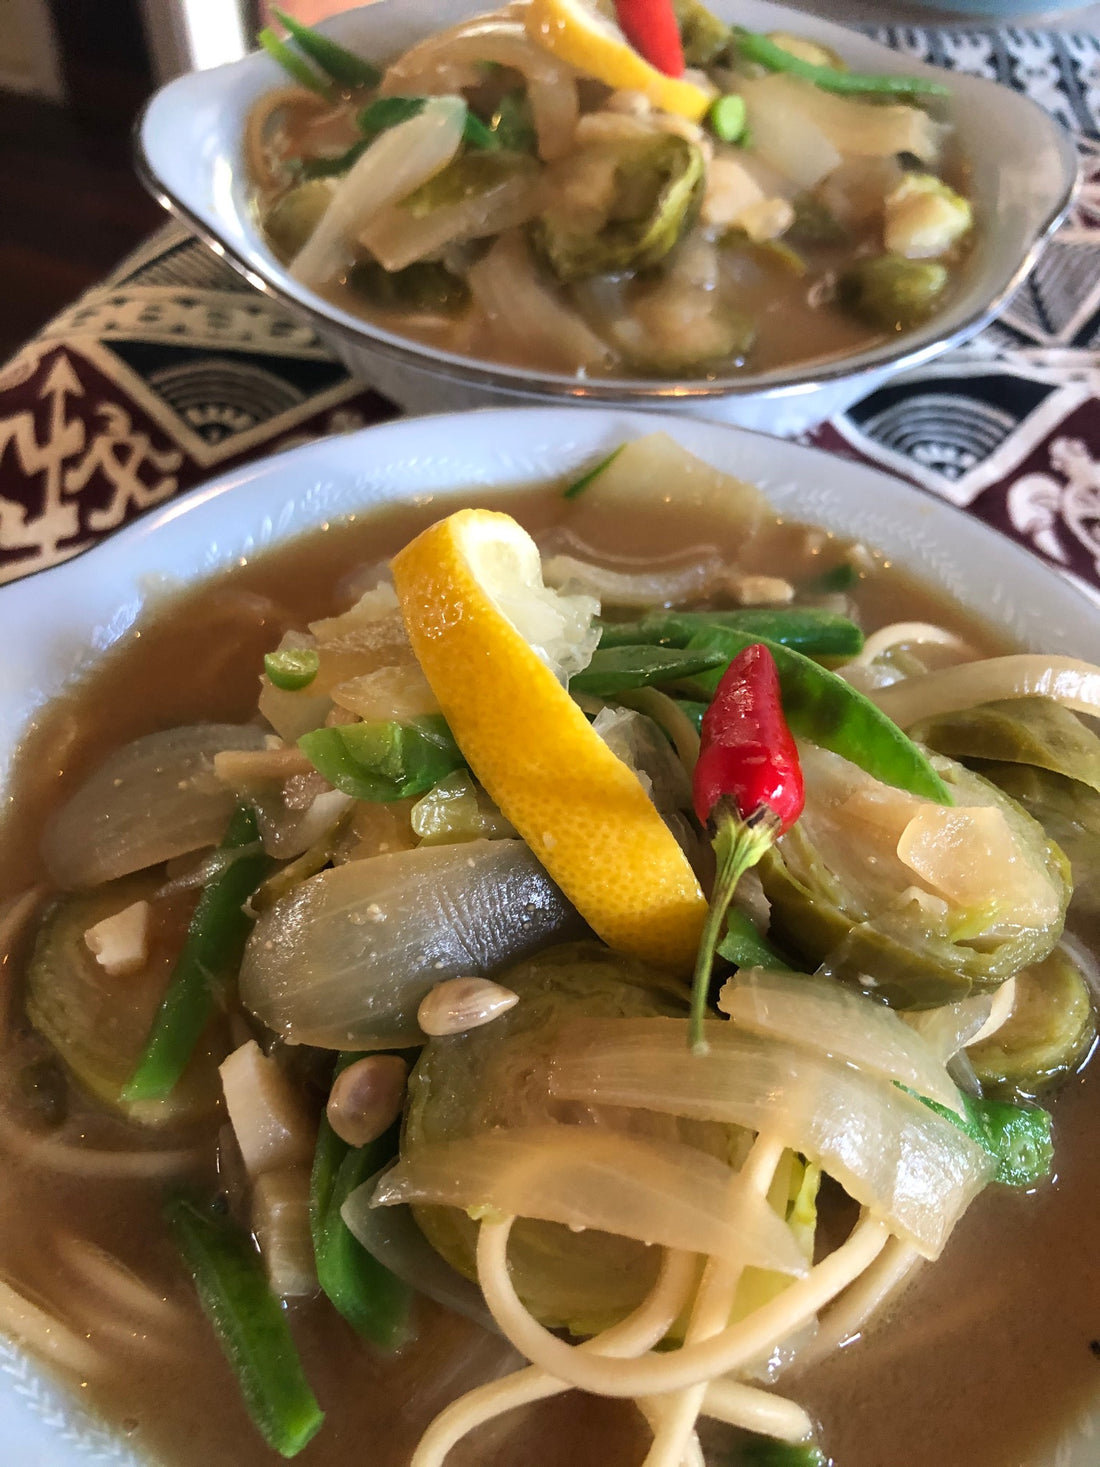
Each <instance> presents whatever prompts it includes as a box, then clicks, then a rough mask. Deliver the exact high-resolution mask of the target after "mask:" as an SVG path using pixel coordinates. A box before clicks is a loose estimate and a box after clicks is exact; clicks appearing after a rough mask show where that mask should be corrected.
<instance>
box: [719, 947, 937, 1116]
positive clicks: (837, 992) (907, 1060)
mask: <svg viewBox="0 0 1100 1467" xmlns="http://www.w3.org/2000/svg"><path fill="white" fill-rule="evenodd" d="M718 1007H719V1008H720V1009H721V1010H722V1012H723V1013H725V1014H728V1015H729V1016H730V1018H731V1019H732V1020H733V1022H734V1023H735V1024H736V1025H737V1027H738V1028H739V1029H745V1030H747V1031H748V1032H749V1033H750V1034H767V1035H771V1036H773V1037H774V1038H776V1039H786V1040H789V1042H790V1043H791V1044H797V1045H801V1046H806V1047H809V1048H810V1049H816V1050H820V1051H821V1052H822V1053H823V1054H827V1055H829V1056H830V1057H831V1058H832V1059H838V1060H845V1061H847V1063H848V1064H851V1065H855V1067H856V1069H857V1070H864V1071H865V1072H866V1073H867V1074H870V1075H881V1076H884V1077H885V1078H886V1079H888V1080H900V1081H901V1083H902V1084H903V1085H908V1086H909V1088H910V1089H911V1090H915V1091H916V1092H917V1094H918V1095H925V1096H927V1097H928V1099H929V1100H938V1101H939V1103H940V1104H941V1105H945V1106H947V1108H948V1109H949V1110H953V1111H957V1112H959V1113H960V1114H961V1113H962V1101H961V1099H960V1098H959V1092H958V1090H956V1088H955V1086H954V1085H953V1084H952V1083H951V1080H950V1078H949V1077H948V1074H947V1071H946V1070H945V1069H944V1066H943V1061H942V1060H939V1059H938V1058H937V1057H936V1055H935V1054H934V1053H933V1052H932V1050H931V1049H930V1048H929V1046H928V1045H927V1044H926V1043H925V1042H924V1040H923V1039H922V1038H921V1036H920V1035H919V1034H917V1033H915V1032H914V1030H913V1029H911V1028H910V1027H909V1026H908V1025H906V1024H904V1023H903V1022H902V1020H901V1018H900V1016H899V1015H898V1014H895V1013H894V1011H893V1010H892V1009H888V1008H886V1007H885V1005H883V1004H880V1003H876V1002H875V1001H874V1000H873V999H870V998H868V997H867V996H866V995H865V994H862V993H859V992H858V991H857V990H856V989H854V988H848V987H846V986H845V985H844V984H843V983H838V982H836V980H835V979H832V978H809V977H804V976H803V975H802V974H798V973H771V972H766V971H765V970H764V969H762V968H755V969H750V970H749V971H747V972H742V973H739V974H738V975H737V977H736V978H731V979H730V980H729V981H728V982H727V983H725V984H724V985H723V987H722V992H721V995H720V996H719V999H718Z"/></svg>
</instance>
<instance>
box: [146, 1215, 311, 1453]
mask: <svg viewBox="0 0 1100 1467" xmlns="http://www.w3.org/2000/svg"><path fill="white" fill-rule="evenodd" d="M166 1215H167V1219H168V1223H169V1225H170V1227H171V1229H172V1234H173V1236H174V1238H175V1240H176V1245H177V1247H178V1248H179V1250H180V1253H181V1254H182V1256H183V1261H184V1263H185V1264H186V1266H187V1269H188V1272H189V1273H190V1274H191V1277H192V1279H193V1280H194V1283H195V1288H196V1290H197V1291H198V1296H199V1302H200V1304H201V1305H202V1310H203V1313H204V1314H205V1315H206V1317H207V1319H208V1320H209V1321H210V1323H211V1325H213V1328H214V1333H215V1335H216V1336H217V1339H218V1343H219V1345H220V1346H221V1348H222V1350H223V1351H224V1352H225V1356H226V1358H227V1360H228V1361H229V1363H230V1365H231V1366H232V1368H233V1372H234V1374H235V1375H236V1377H237V1383H238V1385H239V1386H240V1389H241V1395H242V1396H243V1397H244V1403H245V1406H246V1407H247V1408H248V1414H249V1415H250V1416H251V1417H252V1420H253V1422H254V1423H255V1425H256V1427H257V1429H258V1430H259V1432H260V1434H261V1435H262V1436H263V1438H264V1440H265V1441H266V1442H267V1443H268V1445H269V1446H271V1447H272V1448H274V1450H275V1451H276V1452H278V1453H279V1455H280V1456H282V1457H294V1456H296V1455H297V1454H298V1453H299V1452H300V1451H301V1450H302V1448H303V1447H304V1446H305V1445H306V1443H307V1442H309V1441H310V1440H311V1439H312V1438H313V1437H314V1436H315V1435H316V1433H317V1431H318V1430H319V1429H320V1426H321V1423H322V1422H323V1421H324V1419H325V1418H324V1413H323V1412H322V1410H321V1408H320V1406H319V1405H318V1404H317V1399H316V1397H315V1396H314V1394H313V1392H312V1390H311V1389H310V1386H309V1382H308V1381H307V1380H306V1377H305V1372H304V1371H303V1369H302V1362H301V1360H300V1359H299V1356H298V1351H297V1349H296V1348H295V1344H294V1339H293V1336H292V1335H291V1333H290V1326H289V1325H288V1323H287V1318H286V1315H285V1314H284V1313H283V1311H282V1309H281V1307H280V1305H279V1301H278V1300H277V1299H276V1298H275V1296H274V1295H273V1294H272V1292H271V1290H270V1288H269V1287H268V1283H267V1279H266V1277H265V1276H264V1270H263V1264H262V1263H261V1261H260V1255H259V1254H258V1253H257V1252H256V1250H255V1249H254V1248H253V1246H252V1243H251V1240H250V1239H249V1237H248V1235H247V1234H246V1233H245V1232H244V1231H243V1230H242V1229H241V1228H239V1227H237V1225H236V1224H235V1223H234V1222H232V1221H231V1220H230V1219H229V1218H228V1217H227V1216H225V1215H221V1216H219V1215H217V1214H216V1213H215V1212H213V1210H211V1209H207V1208H202V1207H199V1206H197V1205H196V1204H195V1203H194V1202H192V1201H191V1200H190V1199H189V1198H187V1197H175V1198H173V1199H172V1200H171V1201H170V1202H169V1203H168V1206H167V1208H166Z"/></svg>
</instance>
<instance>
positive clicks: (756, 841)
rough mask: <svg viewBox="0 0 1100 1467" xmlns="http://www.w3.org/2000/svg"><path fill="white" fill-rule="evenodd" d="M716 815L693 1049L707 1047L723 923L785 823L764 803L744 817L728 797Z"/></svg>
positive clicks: (694, 994) (694, 984)
mask: <svg viewBox="0 0 1100 1467" xmlns="http://www.w3.org/2000/svg"><path fill="white" fill-rule="evenodd" d="M711 818H712V820H713V822H714V827H715V831H714V854H715V858H716V860H717V863H718V864H717V869H716V870H715V873H714V888H713V890H712V892H711V897H710V906H709V907H708V908H707V918H706V922H705V923H704V924H703V935H702V937H701V938H700V940H699V951H698V953H697V955H696V958H695V973H694V975H693V977H692V980H691V1014H690V1017H689V1019H688V1047H689V1048H690V1050H691V1052H692V1054H706V1052H707V1042H706V1040H705V1039H704V1038H703V1020H704V1019H705V1018H706V1012H707V992H708V989H709V987H710V973H711V969H712V968H713V966H714V952H715V949H716V948H717V946H718V941H719V938H720V937H721V936H722V924H723V923H724V922H725V919H726V913H727V911H728V910H729V904H730V902H731V901H732V900H733V894H734V892H735V891H736V890H737V883H738V882H739V881H740V880H741V877H742V876H743V875H744V874H745V872H746V871H748V870H749V869H750V868H751V867H753V866H755V865H756V863H757V862H758V861H759V860H760V859H761V857H762V856H763V855H764V853H765V852H766V851H767V850H768V848H769V847H770V846H771V844H772V842H773V841H774V840H775V838H776V837H777V836H778V834H779V831H780V826H781V822H780V819H779V816H778V815H777V814H776V813H775V811H774V810H771V809H769V807H768V806H767V805H758V806H757V807H756V809H755V810H754V811H753V812H752V814H751V815H750V816H749V817H748V819H747V820H742V819H741V817H740V816H739V815H738V814H737V810H736V807H735V806H734V803H733V801H732V800H730V799H729V798H727V797H723V798H722V799H721V800H719V802H718V804H717V805H716V806H715V807H714V811H713V813H712V816H711Z"/></svg>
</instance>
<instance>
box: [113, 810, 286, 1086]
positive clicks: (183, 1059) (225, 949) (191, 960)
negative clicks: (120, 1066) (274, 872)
mask: <svg viewBox="0 0 1100 1467" xmlns="http://www.w3.org/2000/svg"><path fill="white" fill-rule="evenodd" d="M220 849H221V850H223V851H241V852H242V854H241V855H239V856H238V857H237V859H236V860H234V861H231V862H230V864H229V865H228V866H226V867H225V868H224V869H223V870H221V871H220V872H219V873H218V874H217V875H216V876H214V877H212V878H211V880H210V881H208V882H207V883H206V885H205V886H204V887H203V890H202V895H201V896H200V897H199V900H198V905H197V906H196V907H195V911H194V914H193V916H192V918H191V923H190V926H189V927H188V929H187V936H186V938H185V939H184V943H183V948H182V950H181V952H180V955H179V957H178V958H177V959H176V966H175V967H174V969H173V970H172V977H171V978H170V979H169V982H168V988H167V990H166V992H165V995H164V998H163V999H162V1000H161V1005H160V1008H159V1009H158V1010H157V1015H156V1018H155V1019H154V1020H153V1027H152V1029H151V1030H150V1033H149V1038H148V1040H147V1041H146V1044H145V1051H144V1053H143V1054H142V1056H141V1059H140V1060H139V1061H138V1066H137V1069H136V1070H135V1071H134V1073H133V1075H132V1076H131V1078H130V1080H129V1081H128V1083H127V1084H126V1086H125V1087H124V1089H123V1091H122V1099H123V1100H125V1101H128V1102H133V1101H137V1100H163V1099H164V1098H165V1097H166V1096H168V1095H171V1093H172V1091H173V1090H174V1089H175V1087H176V1084H177V1082H178V1081H179V1078H180V1076H181V1075H182V1074H183V1072H184V1070H185V1069H186V1068H187V1064H188V1061H189V1060H190V1058H191V1056H192V1054H193V1053H194V1050H195V1045H196V1044H197V1043H198V1042H199V1038H200V1036H201V1034H202V1031H203V1030H204V1029H205V1028H206V1025H207V1023H208V1022H209V1020H210V1015H211V1013H212V1012H213V1009H214V1004H215V1001H216V999H217V996H218V993H219V991H220V990H221V989H222V988H223V987H224V986H225V985H226V984H227V983H228V982H229V981H230V980H231V979H232V978H233V977H234V976H235V974H236V972H237V969H238V968H239V967H240V964H241V954H242V953H243V952H244V945H245V942H246V940H247V938H248V934H249V932H250V931H251V930H252V918H251V917H249V916H248V915H247V914H246V912H245V910H244V904H245V902H247V900H248V898H249V897H250V896H251V895H252V893H253V892H254V891H255V890H256V888H257V887H258V886H259V884H260V882H261V881H263V879H264V877H265V876H266V875H267V873H268V871H269V870H270V869H271V864H272V863H271V861H270V859H269V858H268V857H267V856H266V855H265V854H264V852H263V850H262V849H261V848H260V847H259V837H258V834H257V830H256V817H255V815H254V814H253V813H252V811H251V810H250V809H249V808H248V807H247V806H243V805H242V806H241V807H240V808H239V809H238V810H237V811H236V813H235V814H234V816H233V818H232V820H230V822H229V828H228V829H227V830H226V833H225V838H224V840H223V841H222V843H221V846H220Z"/></svg>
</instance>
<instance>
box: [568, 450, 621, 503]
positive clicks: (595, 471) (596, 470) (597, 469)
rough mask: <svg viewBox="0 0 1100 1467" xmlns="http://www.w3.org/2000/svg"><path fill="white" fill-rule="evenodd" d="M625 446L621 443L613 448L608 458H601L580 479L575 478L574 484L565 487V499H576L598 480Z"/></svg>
mask: <svg viewBox="0 0 1100 1467" xmlns="http://www.w3.org/2000/svg"><path fill="white" fill-rule="evenodd" d="M625 447H626V444H625V443H620V444H619V446H618V448H613V449H612V450H611V452H610V453H609V454H608V455H607V456H606V458H601V459H600V461H599V463H598V464H595V465H594V466H593V467H592V468H590V469H588V470H587V471H586V472H585V473H583V474H582V475H581V476H580V478H579V479H574V480H573V482H572V484H569V485H568V486H567V487H566V488H565V489H563V490H562V492H561V497H562V498H563V499H576V498H577V497H578V496H579V495H581V494H583V493H584V491H585V490H586V489H587V488H588V486H589V485H590V484H594V483H595V482H596V480H597V479H598V478H599V477H600V475H601V474H602V473H603V472H604V470H605V469H609V468H610V467H611V465H612V464H613V463H614V462H615V460H616V459H617V458H618V456H619V454H620V453H622V451H623V449H624V448H625Z"/></svg>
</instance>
